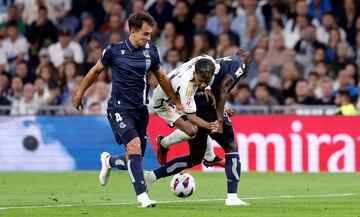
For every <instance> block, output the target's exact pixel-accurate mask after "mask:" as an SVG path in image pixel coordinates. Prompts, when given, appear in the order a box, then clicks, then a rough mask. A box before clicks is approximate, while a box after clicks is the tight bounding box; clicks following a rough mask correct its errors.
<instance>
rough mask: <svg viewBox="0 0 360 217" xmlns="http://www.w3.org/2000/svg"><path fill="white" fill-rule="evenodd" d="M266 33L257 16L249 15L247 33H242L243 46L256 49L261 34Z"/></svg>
mask: <svg viewBox="0 0 360 217" xmlns="http://www.w3.org/2000/svg"><path fill="white" fill-rule="evenodd" d="M263 34H264V31H263V29H262V28H261V26H260V24H259V21H258V20H257V18H256V16H254V15H248V16H247V19H246V30H245V34H242V35H241V47H245V48H248V49H250V50H252V49H254V48H255V46H256V45H257V44H258V41H259V40H260V38H261V36H262V35H263Z"/></svg>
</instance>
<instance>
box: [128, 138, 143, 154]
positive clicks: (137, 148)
mask: <svg viewBox="0 0 360 217" xmlns="http://www.w3.org/2000/svg"><path fill="white" fill-rule="evenodd" d="M126 151H127V152H128V154H141V153H142V152H141V142H140V139H139V138H138V137H137V138H134V139H133V140H131V141H130V142H129V143H128V144H126Z"/></svg>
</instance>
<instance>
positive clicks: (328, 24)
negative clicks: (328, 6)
mask: <svg viewBox="0 0 360 217" xmlns="http://www.w3.org/2000/svg"><path fill="white" fill-rule="evenodd" d="M334 28H335V29H337V30H338V31H339V33H340V37H341V41H344V40H346V33H345V31H344V30H343V29H342V28H341V27H338V26H337V25H336V20H335V16H334V14H333V13H331V12H325V13H324V16H323V17H322V25H321V26H319V27H317V29H316V37H317V39H318V40H319V42H321V43H323V44H328V43H329V39H330V31H331V30H332V29H334Z"/></svg>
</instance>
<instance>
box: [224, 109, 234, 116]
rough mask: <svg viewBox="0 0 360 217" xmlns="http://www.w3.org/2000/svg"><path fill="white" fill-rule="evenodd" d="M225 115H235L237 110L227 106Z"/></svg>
mask: <svg viewBox="0 0 360 217" xmlns="http://www.w3.org/2000/svg"><path fill="white" fill-rule="evenodd" d="M224 113H225V115H227V116H228V117H229V118H231V117H232V116H234V115H235V112H234V111H233V110H232V109H231V108H225V111H224Z"/></svg>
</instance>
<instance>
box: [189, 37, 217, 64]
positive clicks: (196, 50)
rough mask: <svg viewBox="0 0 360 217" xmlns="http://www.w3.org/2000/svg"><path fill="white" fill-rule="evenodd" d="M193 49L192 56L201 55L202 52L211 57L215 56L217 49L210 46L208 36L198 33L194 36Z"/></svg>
mask: <svg viewBox="0 0 360 217" xmlns="http://www.w3.org/2000/svg"><path fill="white" fill-rule="evenodd" d="M193 44H194V46H193V50H192V53H191V55H190V58H194V57H197V56H200V55H202V54H206V55H209V56H211V57H213V56H215V50H214V49H212V48H210V45H209V43H208V41H207V40H206V36H205V35H203V34H196V35H194V38H193Z"/></svg>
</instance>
